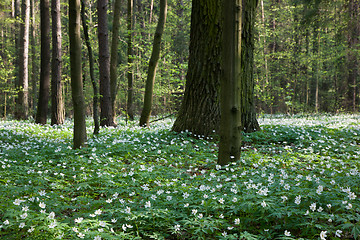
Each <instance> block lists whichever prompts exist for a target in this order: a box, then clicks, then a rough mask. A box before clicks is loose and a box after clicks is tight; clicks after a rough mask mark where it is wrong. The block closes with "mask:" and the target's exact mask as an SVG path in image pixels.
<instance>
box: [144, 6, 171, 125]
mask: <svg viewBox="0 0 360 240" xmlns="http://www.w3.org/2000/svg"><path fill="white" fill-rule="evenodd" d="M166 14H167V0H160V14H159V20H158V25H157V27H156V31H155V36H154V43H153V50H152V53H151V58H150V61H149V68H148V75H147V79H146V86H145V97H144V107H143V110H142V112H141V117H140V126H149V125H150V115H151V106H152V102H153V89H154V83H155V76H156V68H157V65H158V61H159V58H160V48H161V37H162V35H163V32H164V28H165V22H166Z"/></svg>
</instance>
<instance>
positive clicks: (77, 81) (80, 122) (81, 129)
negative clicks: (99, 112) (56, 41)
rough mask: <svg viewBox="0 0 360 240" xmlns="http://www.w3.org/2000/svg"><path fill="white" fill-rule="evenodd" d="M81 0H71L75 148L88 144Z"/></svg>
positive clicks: (70, 35) (70, 28)
mask: <svg viewBox="0 0 360 240" xmlns="http://www.w3.org/2000/svg"><path fill="white" fill-rule="evenodd" d="M80 24H81V23H80V0H69V38H70V67H71V92H72V100H73V107H74V139H73V144H74V146H73V147H74V148H80V147H82V146H84V144H85V142H86V124H85V98H84V93H83V82H82V79H81V75H82V70H81V33H80Z"/></svg>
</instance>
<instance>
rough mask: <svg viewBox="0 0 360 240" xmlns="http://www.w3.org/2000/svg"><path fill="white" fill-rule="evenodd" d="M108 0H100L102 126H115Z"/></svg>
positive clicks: (98, 3) (98, 7)
mask: <svg viewBox="0 0 360 240" xmlns="http://www.w3.org/2000/svg"><path fill="white" fill-rule="evenodd" d="M108 4H109V1H108V0H98V1H97V10H98V37H99V73H100V109H101V112H100V126H113V125H114V122H113V117H112V113H113V111H112V108H111V96H110V53H109V31H108V13H107V10H108Z"/></svg>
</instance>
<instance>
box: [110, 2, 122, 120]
mask: <svg viewBox="0 0 360 240" xmlns="http://www.w3.org/2000/svg"><path fill="white" fill-rule="evenodd" d="M120 13H121V0H115V3H114V18H113V27H112V40H111V56H110V95H111V109H112V117H113V120H112V121H113V123H114V124H116V121H115V118H116V106H115V102H116V94H117V92H118V83H117V81H118V80H117V78H118V74H117V70H118V54H119V53H118V50H119V49H118V48H119V37H120V36H119V33H120V16H121V14H120Z"/></svg>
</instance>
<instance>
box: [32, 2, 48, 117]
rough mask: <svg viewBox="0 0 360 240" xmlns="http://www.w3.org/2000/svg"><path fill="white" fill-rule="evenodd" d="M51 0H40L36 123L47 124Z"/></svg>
mask: <svg viewBox="0 0 360 240" xmlns="http://www.w3.org/2000/svg"><path fill="white" fill-rule="evenodd" d="M49 9H50V6H49V0H40V29H41V63H40V65H41V70H40V89H39V99H38V107H37V113H36V119H35V122H36V123H40V124H46V120H47V112H48V101H49V90H50V12H49Z"/></svg>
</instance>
